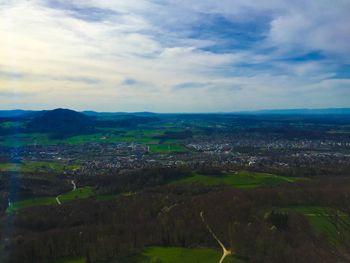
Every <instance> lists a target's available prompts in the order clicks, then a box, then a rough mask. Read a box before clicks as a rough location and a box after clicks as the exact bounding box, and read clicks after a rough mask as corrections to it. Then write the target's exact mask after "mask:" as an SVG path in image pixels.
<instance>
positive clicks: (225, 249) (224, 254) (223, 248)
mask: <svg viewBox="0 0 350 263" xmlns="http://www.w3.org/2000/svg"><path fill="white" fill-rule="evenodd" d="M199 215H200V217H201V219H202V221H203V223H204V225H205V226H206V228H207V229H208V231H209V233H210V234H211V235H212V237H213V238H214V239H215V240H216V241H217V242H218V243H219V245H220V247H221V248H222V257H221V259H220V261H219V263H222V262H224V259H225V258H226V257H227V256H229V255H232V254H233V253H232V251H231V250H230V249H227V248H226V247H225V246H224V244H223V243H222V242H221V241H220V239H219V238H218V237H217V236H216V235H215V233H214V231H213V230H212V229H211V228H210V226H209V225H208V224H207V223H206V222H205V219H204V213H203V211H201V212H200V214H199Z"/></svg>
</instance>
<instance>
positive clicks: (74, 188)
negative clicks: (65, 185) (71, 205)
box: [71, 180, 77, 191]
mask: <svg viewBox="0 0 350 263" xmlns="http://www.w3.org/2000/svg"><path fill="white" fill-rule="evenodd" d="M71 184H72V185H73V191H75V190H77V185H76V184H75V182H74V181H73V180H72V181H71Z"/></svg>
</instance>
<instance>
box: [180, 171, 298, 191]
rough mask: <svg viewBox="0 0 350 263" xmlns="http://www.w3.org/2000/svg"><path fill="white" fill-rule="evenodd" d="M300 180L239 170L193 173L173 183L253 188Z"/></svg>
mask: <svg viewBox="0 0 350 263" xmlns="http://www.w3.org/2000/svg"><path fill="white" fill-rule="evenodd" d="M300 180H303V178H298V177H286V176H279V175H274V174H268V173H256V172H249V171H239V172H237V173H225V174H223V175H220V176H207V175H200V174H194V175H193V176H191V177H186V178H183V179H180V180H177V181H175V182H173V183H176V184H183V183H187V184H204V185H213V186H218V185H225V186H232V187H236V188H255V187H259V186H274V185H279V184H282V183H291V182H296V181H300Z"/></svg>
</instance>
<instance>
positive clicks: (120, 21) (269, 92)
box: [0, 0, 350, 112]
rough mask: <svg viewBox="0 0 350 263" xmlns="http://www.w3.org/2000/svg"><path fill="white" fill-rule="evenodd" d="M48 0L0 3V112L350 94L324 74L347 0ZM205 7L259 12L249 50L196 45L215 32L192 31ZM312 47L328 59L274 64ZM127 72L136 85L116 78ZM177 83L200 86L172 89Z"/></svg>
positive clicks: (342, 53) (289, 101) (224, 107)
mask: <svg viewBox="0 0 350 263" xmlns="http://www.w3.org/2000/svg"><path fill="white" fill-rule="evenodd" d="M57 2H59V3H60V5H59V6H58V3H57ZM57 2H56V3H55V2H54V1H45V0H33V1H24V0H17V1H11V2H10V1H6V2H1V1H0V5H1V6H0V20H1V23H0V46H1V49H0V72H7V75H6V77H5V76H4V74H3V76H2V75H1V74H0V107H1V108H15V106H14V105H13V103H14V102H13V100H12V99H11V100H10V99H8V98H9V96H8V95H9V94H14V97H17V98H19V97H21V96H22V95H23V96H24V95H25V98H26V99H25V100H19V101H20V102H21V103H23V104H21V105H16V108H18V107H20V108H41V107H43V108H45V107H49V108H53V107H69V108H76V109H96V110H103V111H105V110H109V111H120V110H126V111H142V110H150V111H162V112H170V111H232V110H239V109H248V108H254V109H256V108H278V107H299V106H301V107H307V106H308V105H311V106H312V105H315V106H322V105H323V106H325V107H329V106H334V107H336V106H350V102H347V101H345V100H344V99H343V98H344V95H346V94H347V95H350V94H349V89H348V88H347V87H348V85H349V83H348V82H347V81H346V80H344V81H342V80H338V81H336V80H327V79H328V78H331V77H333V76H334V75H335V71H336V70H337V68H338V67H339V66H341V65H342V64H345V63H348V62H349V58H350V57H349V54H350V50H349V45H348V43H350V39H349V38H350V31H349V30H350V28H349V26H348V25H349V24H350V21H349V18H348V15H347V13H346V11H347V10H349V2H348V1H340V0H339V4H334V3H333V4H332V3H331V2H330V1H326V0H323V1H317V2H312V3H311V2H307V3H305V2H304V1H293V2H291V1H272V0H269V1H253V0H245V1H243V0H239V1H233V0H222V1H209V0H203V1H192V0H186V1H183V0H181V1H180V0H176V1H175V0H167V1H151V0H129V1H124V0H114V1H112V0H99V1H97V0H84V1H83V0H75V1H57ZM89 8H98V9H96V10H98V12H102V14H103V12H106V16H105V18H106V19H102V20H99V19H95V20H94V19H89V18H88V14H89V12H91V9H89ZM89 10H90V11H89ZM74 12H82V14H83V16H80V17H79V16H76V15H74ZM107 13H108V16H107ZM209 13H210V14H215V15H219V16H223V17H225V18H226V19H228V20H231V21H239V22H246V21H254V19H257V20H258V21H260V19H261V18H264V19H268V21H270V22H271V24H270V25H271V28H270V30H268V31H267V32H266V39H262V40H261V43H254V45H253V46H252V47H251V48H248V49H242V50H240V49H236V50H232V51H230V52H226V53H217V52H212V51H210V49H207V51H204V49H203V48H207V47H211V46H212V45H214V44H215V42H216V40H215V39H212V38H211V39H203V38H196V37H193V36H192V35H191V33H192V30H193V27H194V26H198V25H200V23H201V22H202V21H201V20H202V19H203V18H205V14H209ZM217 41H220V40H219V39H218V40H217ZM267 48H273V49H272V51H268V52H267V51H265V50H266V49H267ZM312 51H320V52H322V53H323V54H325V56H326V58H327V59H326V60H323V61H299V62H293V63H290V62H289V61H285V60H283V59H284V58H285V57H286V56H290V55H291V54H297V55H299V54H303V53H307V52H312ZM244 64H247V65H248V66H242V65H244ZM19 76H21V77H19ZM130 78H132V79H133V80H134V82H133V83H134V85H132V87H127V86H126V85H123V81H125V80H126V79H130ZM183 83H193V84H195V83H197V84H198V83H199V84H198V87H197V88H194V89H183V90H176V89H174V88H173V87H174V86H176V85H181V84H183ZM201 84H203V85H202V86H201ZM194 86H196V85H194ZM326 86H327V88H324V87H326ZM332 92H333V93H332ZM31 94H32V95H31ZM312 95H314V98H315V99H316V101H315V102H313V104H312V103H311V102H310V97H311V96H312ZM327 95H328V97H332V99H331V100H329V101H327ZM330 95H331V96H330ZM337 96H341V97H339V98H338V97H337ZM337 98H338V99H337Z"/></svg>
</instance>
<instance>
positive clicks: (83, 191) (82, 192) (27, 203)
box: [6, 186, 94, 213]
mask: <svg viewBox="0 0 350 263" xmlns="http://www.w3.org/2000/svg"><path fill="white" fill-rule="evenodd" d="M93 195H94V192H93V189H92V187H90V186H85V187H82V188H77V189H76V190H75V191H70V192H68V193H65V194H62V195H59V197H58V198H59V200H60V202H61V203H67V202H71V201H74V200H77V199H85V198H89V197H91V196H93ZM42 205H57V200H56V197H37V198H30V199H25V200H20V201H15V202H11V205H10V207H8V208H7V210H6V212H8V213H11V212H14V211H17V210H19V209H23V208H28V207H34V206H42Z"/></svg>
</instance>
